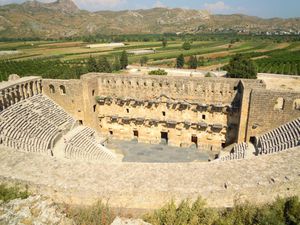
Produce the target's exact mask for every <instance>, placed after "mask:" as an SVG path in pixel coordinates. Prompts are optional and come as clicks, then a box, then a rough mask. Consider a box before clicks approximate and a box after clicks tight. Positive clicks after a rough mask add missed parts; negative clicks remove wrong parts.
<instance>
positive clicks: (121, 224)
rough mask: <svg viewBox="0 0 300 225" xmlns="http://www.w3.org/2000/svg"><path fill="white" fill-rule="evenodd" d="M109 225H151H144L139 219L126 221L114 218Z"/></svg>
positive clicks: (145, 224) (148, 224)
mask: <svg viewBox="0 0 300 225" xmlns="http://www.w3.org/2000/svg"><path fill="white" fill-rule="evenodd" d="M111 225H151V224H150V223H146V222H145V221H143V220H141V219H127V218H120V217H116V218H115V220H114V221H113V222H112V224H111Z"/></svg>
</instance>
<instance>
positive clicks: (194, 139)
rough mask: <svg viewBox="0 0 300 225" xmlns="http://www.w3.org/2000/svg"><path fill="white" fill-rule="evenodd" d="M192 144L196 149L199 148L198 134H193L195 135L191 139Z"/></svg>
mask: <svg viewBox="0 0 300 225" xmlns="http://www.w3.org/2000/svg"><path fill="white" fill-rule="evenodd" d="M191 142H192V144H193V145H194V146H195V147H196V148H198V137H197V135H196V134H193V135H192V137H191Z"/></svg>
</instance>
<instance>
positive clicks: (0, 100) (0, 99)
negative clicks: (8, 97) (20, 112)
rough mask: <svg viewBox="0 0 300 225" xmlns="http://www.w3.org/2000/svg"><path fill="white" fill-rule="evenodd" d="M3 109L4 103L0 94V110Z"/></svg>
mask: <svg viewBox="0 0 300 225" xmlns="http://www.w3.org/2000/svg"><path fill="white" fill-rule="evenodd" d="M3 109H4V102H3V95H2V93H1V94H0V110H1V111H2V110H3Z"/></svg>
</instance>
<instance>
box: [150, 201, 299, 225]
mask: <svg viewBox="0 0 300 225" xmlns="http://www.w3.org/2000/svg"><path fill="white" fill-rule="evenodd" d="M299 212H300V201H299V198H298V197H291V198H287V199H282V198H277V199H276V201H275V202H273V203H271V204H265V205H262V206H256V205H252V204H250V203H247V202H246V203H243V204H236V205H235V206H234V207H233V208H228V209H212V208H206V207H205V202H204V201H203V200H202V199H201V198H198V199H197V200H196V201H195V202H194V203H193V204H191V203H190V202H189V201H188V200H185V201H182V202H181V203H180V204H179V206H178V207H177V206H176V205H175V203H174V201H171V202H170V203H169V204H167V205H165V206H164V207H162V208H161V209H158V210H156V211H154V212H153V213H150V214H147V215H145V216H144V220H145V221H146V222H149V223H151V224H153V225H165V224H166V225H167V224H168V225H169V224H172V225H173V224H174V225H181V224H182V225H196V224H201V225H273V224H274V225H275V224H276V225H277V224H278V225H284V224H288V225H298V224H300V213H299Z"/></svg>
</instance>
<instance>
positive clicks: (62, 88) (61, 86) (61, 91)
mask: <svg viewBox="0 0 300 225" xmlns="http://www.w3.org/2000/svg"><path fill="white" fill-rule="evenodd" d="M59 91H60V94H61V95H65V94H66V87H65V86H64V85H60V86H59Z"/></svg>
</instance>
